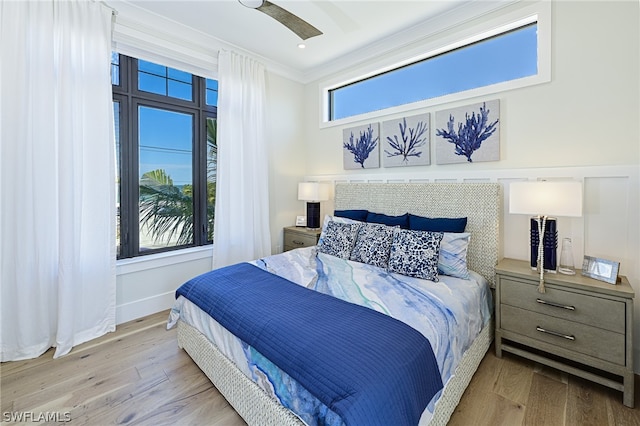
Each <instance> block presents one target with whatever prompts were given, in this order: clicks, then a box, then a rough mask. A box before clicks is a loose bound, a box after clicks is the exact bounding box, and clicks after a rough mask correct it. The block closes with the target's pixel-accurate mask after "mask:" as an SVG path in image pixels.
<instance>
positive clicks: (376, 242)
mask: <svg viewBox="0 0 640 426" xmlns="http://www.w3.org/2000/svg"><path fill="white" fill-rule="evenodd" d="M393 230H394V228H393V227H391V226H387V225H381V224H375V223H363V224H362V225H361V226H360V229H359V230H358V237H357V238H356V243H355V245H354V246H353V250H351V257H350V260H353V261H355V262H360V263H367V264H369V265H373V266H377V267H379V268H384V269H387V265H388V263H389V251H390V250H391V242H392V241H393Z"/></svg>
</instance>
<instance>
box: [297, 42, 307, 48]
mask: <svg viewBox="0 0 640 426" xmlns="http://www.w3.org/2000/svg"><path fill="white" fill-rule="evenodd" d="M298 47H299V48H300V49H304V48H305V47H307V45H306V44H304V43H298Z"/></svg>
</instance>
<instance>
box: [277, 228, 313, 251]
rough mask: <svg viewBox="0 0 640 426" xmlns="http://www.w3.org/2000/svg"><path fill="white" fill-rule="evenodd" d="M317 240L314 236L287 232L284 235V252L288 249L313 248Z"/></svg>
mask: <svg viewBox="0 0 640 426" xmlns="http://www.w3.org/2000/svg"><path fill="white" fill-rule="evenodd" d="M317 242H318V238H317V236H315V235H305V234H303V233H298V232H292V231H288V232H285V233H284V247H285V250H286V249H287V248H288V247H290V248H301V247H311V246H315V245H316V244H317Z"/></svg>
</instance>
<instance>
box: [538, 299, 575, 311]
mask: <svg viewBox="0 0 640 426" xmlns="http://www.w3.org/2000/svg"><path fill="white" fill-rule="evenodd" d="M536 302H538V303H540V304H542V305H548V306H553V307H554V308H562V309H567V310H569V311H575V310H576V308H575V306H570V305H561V304H559V303H553V302H547V301H546V300H542V299H536Z"/></svg>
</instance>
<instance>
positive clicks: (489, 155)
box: [436, 100, 500, 164]
mask: <svg viewBox="0 0 640 426" xmlns="http://www.w3.org/2000/svg"><path fill="white" fill-rule="evenodd" d="M463 114H464V118H462V117H463ZM499 115H500V104H499V101H497V100H495V101H489V102H484V103H482V104H476V105H470V106H467V107H462V108H457V109H453V110H448V111H440V112H438V113H437V114H436V124H437V126H436V137H438V139H437V140H436V155H437V163H438V164H447V163H460V162H465V161H467V162H469V163H472V162H474V161H495V160H499V159H500V137H499V125H498V124H499V122H500V119H499V118H498V117H499ZM445 116H446V119H445ZM444 120H446V123H445V122H443V121H444Z"/></svg>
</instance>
